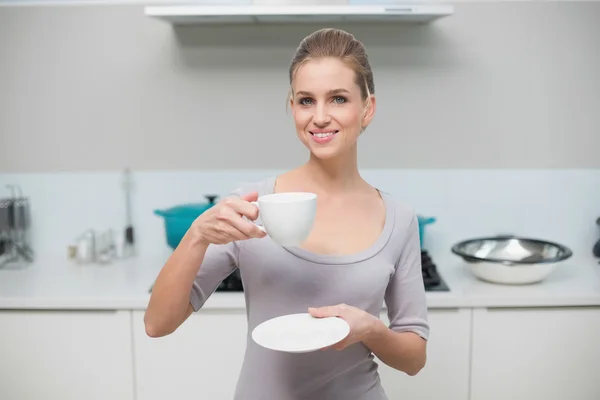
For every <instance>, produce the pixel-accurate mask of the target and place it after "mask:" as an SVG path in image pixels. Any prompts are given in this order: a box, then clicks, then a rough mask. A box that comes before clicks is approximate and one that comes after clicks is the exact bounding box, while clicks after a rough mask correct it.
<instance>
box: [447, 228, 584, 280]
mask: <svg viewBox="0 0 600 400" xmlns="http://www.w3.org/2000/svg"><path fill="white" fill-rule="evenodd" d="M452 252H453V253H454V254H456V255H458V256H460V257H462V259H463V260H464V261H465V262H466V263H467V265H468V266H469V268H470V269H471V271H472V273H473V274H474V275H475V276H476V277H478V278H479V279H481V280H484V281H488V282H493V283H500V284H513V285H519V284H530V283H536V282H540V281H542V280H544V279H545V278H546V277H547V276H548V275H549V274H550V273H551V272H552V271H553V270H554V269H555V268H556V266H557V265H558V264H559V263H560V262H562V261H564V260H566V259H568V258H570V257H571V256H572V255H573V253H572V252H571V250H570V249H568V248H567V247H566V246H563V245H561V244H557V243H553V242H548V241H545V240H540V239H530V238H523V237H517V236H512V235H502V236H495V237H483V238H476V239H469V240H465V241H462V242H460V243H457V244H455V245H454V246H453V247H452Z"/></svg>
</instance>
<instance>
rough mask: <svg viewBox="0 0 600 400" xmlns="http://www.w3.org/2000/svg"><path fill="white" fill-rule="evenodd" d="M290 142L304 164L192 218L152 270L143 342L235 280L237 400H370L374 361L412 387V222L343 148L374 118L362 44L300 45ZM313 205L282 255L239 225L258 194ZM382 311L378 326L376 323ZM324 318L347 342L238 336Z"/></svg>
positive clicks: (416, 353) (416, 345)
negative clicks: (314, 346) (284, 344)
mask: <svg viewBox="0 0 600 400" xmlns="http://www.w3.org/2000/svg"><path fill="white" fill-rule="evenodd" d="M289 74H290V97H289V105H290V107H291V110H292V113H293V117H294V122H295V126H296V132H297V135H298V138H299V139H300V141H301V142H302V143H303V144H304V145H305V146H306V147H307V148H308V149H309V150H310V158H309V160H308V161H307V162H306V164H304V165H302V166H300V167H299V168H297V169H294V170H292V171H289V172H287V173H285V174H282V175H280V176H277V177H273V178H270V179H266V180H264V181H261V182H257V183H254V184H251V185H249V186H248V187H245V188H240V189H238V190H237V191H236V192H235V194H236V195H235V196H232V197H231V198H228V199H224V200H222V201H221V202H219V203H218V204H217V205H216V206H214V207H213V208H211V209H210V210H208V211H207V212H205V213H203V214H202V215H201V216H200V217H199V218H198V219H197V220H196V221H195V222H194V223H193V224H192V226H191V228H190V229H189V231H188V232H187V234H186V235H185V237H184V238H183V239H182V241H181V244H180V245H179V246H178V248H177V249H176V250H175V251H174V252H173V254H172V256H171V257H170V259H169V260H168V261H167V263H166V265H165V266H164V267H163V269H162V271H161V272H160V274H159V276H158V279H157V281H156V283H155V286H154V289H153V292H152V297H151V299H150V303H149V305H148V309H147V311H146V315H145V325H146V332H147V333H148V335H149V336H152V337H158V336H164V335H167V334H170V333H171V332H173V331H174V330H175V329H177V328H178V327H179V326H180V325H181V324H182V323H183V322H184V321H185V320H186V319H187V318H188V317H189V315H190V314H191V313H192V312H194V311H197V310H199V309H200V308H201V307H202V305H203V304H204V302H205V301H206V300H207V298H208V297H209V296H210V295H211V293H212V292H213V291H214V290H215V289H216V287H217V286H218V285H219V283H220V282H221V281H222V280H223V279H224V278H226V277H227V276H228V275H229V274H230V273H232V272H233V271H234V270H235V269H236V268H239V270H240V273H241V277H242V280H243V283H244V294H245V296H246V304H247V314H248V328H249V331H248V339H247V346H246V354H245V358H244V363H243V366H242V370H241V373H240V377H239V381H238V385H237V389H236V397H235V399H238V400H255V399H257V400H258V399H260V400H265V399H268V400H271V399H272V400H288V399H289V400H297V399H314V400H321V399H327V400H337V399H339V400H342V399H343V400H349V399H359V400H382V399H386V398H387V397H386V395H385V392H384V390H383V388H382V387H381V384H380V381H379V375H378V373H377V364H376V362H375V360H374V356H373V355H375V356H377V357H378V358H379V359H380V360H381V361H383V362H384V363H386V364H387V365H389V366H391V367H393V368H396V369H398V370H399V371H403V372H405V373H406V374H409V375H415V374H417V373H418V372H419V370H421V368H423V366H424V365H425V359H426V340H427V337H428V334H429V326H428V323H427V308H426V304H425V291H424V286H423V278H422V272H421V258H420V245H419V233H418V222H417V218H416V215H415V213H414V212H413V211H412V210H410V209H409V208H408V207H405V206H403V205H401V204H398V203H396V202H394V201H393V200H392V199H391V198H390V196H389V195H388V194H387V193H385V192H381V191H379V190H377V189H375V188H373V187H372V186H370V185H369V184H368V183H367V182H366V181H365V180H363V179H362V177H361V176H360V174H359V171H358V166H357V141H358V138H359V136H360V135H361V133H362V132H363V131H364V130H365V129H366V127H367V126H368V125H369V123H370V122H371V120H372V119H373V115H374V114H375V96H374V94H373V93H374V92H375V89H374V84H373V74H372V72H371V67H370V65H369V62H368V59H367V55H366V53H365V49H364V47H363V45H362V44H361V43H360V42H359V41H357V40H356V39H355V38H354V37H353V36H352V35H350V34H348V33H346V32H344V31H341V30H337V29H322V30H319V31H317V32H315V33H313V34H311V35H309V36H308V37H306V38H305V39H304V40H303V41H302V42H301V43H300V46H299V47H298V49H297V51H296V54H295V56H294V58H293V60H292V63H291V66H290V71H289ZM292 191H306V192H313V193H316V194H317V195H318V200H317V201H318V203H317V214H316V220H315V223H314V227H313V229H312V231H311V234H310V236H309V237H308V239H307V240H306V241H305V243H303V245H302V246H301V247H297V248H282V247H281V246H279V245H277V244H276V243H275V242H273V241H272V240H271V239H270V238H269V237H265V234H264V233H263V232H262V231H261V230H260V229H258V228H257V227H256V225H254V224H252V223H251V222H249V221H248V220H247V219H245V218H243V217H244V216H245V217H247V218H249V219H251V220H255V219H257V218H258V217H259V213H258V209H257V208H256V207H255V206H254V205H253V204H251V203H250V202H252V201H254V200H256V199H257V197H258V196H259V195H263V194H268V193H278V192H292ZM384 301H385V303H386V305H387V308H388V316H389V319H390V325H389V327H388V326H385V325H384V324H383V323H382V322H381V321H380V320H379V318H378V316H379V313H380V310H381V306H382V304H383V302H384ZM307 310H308V312H310V313H311V314H312V315H313V316H315V317H327V316H337V317H340V318H343V319H344V320H346V321H347V322H348V324H349V325H350V334H349V335H348V336H347V337H346V338H345V339H344V340H343V341H341V342H340V343H338V344H336V345H335V346H333V348H330V349H325V350H324V351H317V352H312V353H305V354H288V353H281V352H275V351H271V350H267V349H264V348H262V347H260V346H258V345H257V344H256V343H254V341H253V340H252V339H251V336H250V334H251V332H252V330H253V329H254V327H256V326H257V325H258V324H260V323H262V322H264V321H266V320H268V319H270V318H274V317H277V316H281V315H285V314H291V313H298V312H307Z"/></svg>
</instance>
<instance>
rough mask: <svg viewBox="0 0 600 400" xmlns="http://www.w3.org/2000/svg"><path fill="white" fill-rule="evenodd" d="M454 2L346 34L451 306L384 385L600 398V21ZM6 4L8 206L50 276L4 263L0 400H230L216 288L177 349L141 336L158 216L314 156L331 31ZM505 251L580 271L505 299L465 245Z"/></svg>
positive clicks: (234, 355)
mask: <svg viewBox="0 0 600 400" xmlns="http://www.w3.org/2000/svg"><path fill="white" fill-rule="evenodd" d="M271 2H273V1H271ZM334 2H335V1H334ZM338 2H339V1H338ZM383 2H385V1H381V2H380V3H383ZM165 3H166V2H165ZM231 3H235V1H231ZM332 3H333V2H332ZM153 4H160V3H153ZM450 4H451V5H452V6H453V12H452V14H451V15H447V16H444V17H442V18H437V19H435V20H434V21H431V22H430V23H427V24H416V25H415V24H410V23H405V21H400V22H397V23H388V24H379V23H372V22H358V23H357V22H352V23H337V22H334V23H331V25H333V26H339V27H342V28H344V29H347V30H348V31H350V32H352V33H353V34H354V35H355V36H357V38H359V40H362V41H363V42H364V43H365V45H366V47H367V49H368V50H369V58H370V60H371V63H372V66H373V70H374V73H375V85H376V89H377V91H376V95H377V99H378V108H377V116H376V118H375V120H374V122H373V124H372V126H371V127H370V128H369V131H368V133H365V135H363V137H361V143H360V146H361V148H360V153H359V157H360V165H361V173H362V174H363V176H364V177H365V179H366V180H367V181H369V182H370V183H371V184H373V185H374V186H377V187H380V188H383V189H385V190H387V191H388V192H390V193H391V194H393V195H395V196H397V197H399V198H401V199H402V200H403V201H406V202H407V203H409V204H411V205H413V206H414V207H415V208H416V210H418V212H419V215H422V216H423V217H425V218H428V217H430V218H432V220H430V223H429V224H427V225H425V226H424V235H423V247H424V251H426V255H427V256H428V257H429V258H430V260H431V263H428V262H424V263H423V265H424V267H425V269H424V276H425V275H427V277H431V276H433V277H434V278H435V274H436V272H437V273H438V274H439V277H440V278H441V279H442V281H443V283H444V284H445V285H446V286H447V288H448V289H449V290H439V291H438V290H428V291H427V303H428V307H429V318H430V323H431V330H432V333H431V339H430V341H429V346H428V363H427V366H426V368H425V369H424V370H423V371H421V373H419V375H417V376H415V377H409V376H405V375H403V374H401V373H398V372H395V371H392V370H390V369H388V368H385V367H381V375H382V380H383V382H384V386H385V388H386V391H387V392H388V395H389V396H390V398H391V399H399V398H416V399H438V398H441V397H443V398H447V399H457V400H462V399H464V400H466V399H472V400H478V399H486V400H487V399H492V400H495V399H504V398H508V397H511V398H513V399H532V398H545V399H565V398H566V397H567V396H571V397H572V398H575V399H581V400H588V399H590V400H592V399H598V398H600V384H598V382H600V372H599V371H600V368H598V367H599V366H600V365H599V361H598V360H599V359H600V350H599V349H600V347H599V346H597V345H596V344H595V343H596V340H597V338H598V337H599V334H600V264H598V255H596V256H594V254H593V251H592V250H593V248H594V245H595V244H596V243H597V242H598V240H599V239H600V226H598V225H597V222H596V220H597V219H598V217H600V209H599V206H598V205H599V204H600V161H599V159H598V156H597V154H596V153H597V152H596V151H595V150H596V149H598V148H600V135H598V130H599V129H600V114H598V112H597V105H598V104H599V103H600V94H599V93H600V72H598V71H600V53H599V52H598V51H597V49H598V48H600V25H599V24H598V23H597V21H598V18H599V17H600V3H598V2H577V1H575V2H571V1H569V2H566V1H565V2H537V1H535V2H534V1H524V2H514V3H513V2H477V1H473V2H455V3H450ZM0 5H1V6H0V50H1V53H0V54H2V63H0V88H2V89H1V90H0V132H2V133H1V134H0V135H1V139H0V190H2V191H3V192H2V194H1V195H0V198H10V197H11V196H12V193H13V192H14V193H17V194H16V195H18V194H19V190H20V192H21V193H22V196H24V197H26V198H27V200H28V211H29V219H30V221H29V222H30V223H29V224H28V229H27V235H28V238H27V240H24V241H23V243H25V244H27V246H26V247H27V248H30V249H31V251H25V252H24V253H25V254H26V255H30V256H32V257H31V258H32V259H33V261H31V262H29V261H27V257H26V256H23V254H21V255H19V260H20V262H17V263H13V262H9V263H6V264H3V266H2V267H1V268H0V326H2V329H0V355H2V357H1V358H0V359H1V360H2V361H0V376H2V378H0V382H1V384H0V398H2V399H11V400H12V399H15V400H21V399H27V400H28V399H40V398H44V399H61V400H62V399H82V398H86V399H128V400H132V399H137V400H142V399H159V398H164V397H169V398H179V397H182V398H183V397H190V398H193V396H196V397H199V396H201V397H202V398H211V399H215V400H220V399H231V398H232V394H233V389H234V386H235V383H236V378H237V376H236V372H235V371H236V370H237V369H238V368H239V366H240V364H241V360H242V358H243V352H244V343H245V337H246V330H245V329H246V325H245V324H246V320H245V318H246V313H245V305H244V297H243V294H242V293H240V292H236V291H233V292H228V291H220V292H217V293H215V294H214V295H213V296H212V297H211V298H210V300H209V301H208V302H207V304H206V305H205V306H204V309H203V310H202V311H200V312H199V313H197V314H196V315H193V316H192V317H191V318H190V320H188V321H187V322H186V323H185V325H184V326H183V327H182V329H180V330H178V331H177V332H176V333H174V334H173V335H171V336H168V337H165V338H160V339H152V338H149V337H148V336H147V335H146V334H145V332H144V325H143V321H142V318H143V314H144V310H145V307H146V306H147V303H148V299H149V290H150V288H151V286H152V284H153V282H154V279H155V278H156V274H157V272H158V270H159V269H160V268H161V266H162V264H163V263H164V261H165V260H166V258H167V257H168V256H169V254H170V252H171V251H172V249H171V248H170V247H169V245H168V244H167V237H166V231H165V225H164V223H165V219H164V218H163V217H161V216H160V215H157V213H156V211H157V210H166V209H169V208H170V207H173V206H176V205H181V204H187V203H206V202H209V200H208V199H207V197H206V196H217V199H219V198H222V197H223V196H225V195H227V193H228V192H229V191H230V190H232V189H234V188H236V187H237V186H239V185H240V184H242V183H244V182H250V181H254V180H258V179H263V178H265V177H267V176H273V175H276V174H278V173H280V172H281V171H284V170H286V169H289V168H291V167H293V166H295V165H297V164H299V163H301V162H303V161H304V160H305V157H306V153H305V149H304V148H303V147H302V146H301V145H300V144H299V143H298V141H297V138H296V137H295V135H294V131H293V129H294V128H293V124H292V122H291V115H290V113H289V112H287V113H286V110H285V104H284V100H285V95H286V93H287V90H288V82H287V68H288V66H289V61H290V58H291V56H292V54H293V51H294V49H295V47H296V46H297V43H298V42H299V41H300V40H301V39H302V38H303V37H304V36H305V35H307V34H308V33H310V32H311V31H313V30H315V29H318V28H320V27H322V26H323V24H322V23H319V22H311V21H310V20H309V21H305V22H303V23H299V24H285V25H281V24H267V23H265V24H232V25H230V24H222V25H221V24H213V25H210V26H206V25H202V24H191V25H185V26H183V25H181V26H180V25H174V24H172V23H170V22H168V21H164V20H161V19H159V18H155V17H153V16H151V15H146V14H145V11H146V9H145V7H144V4H135V3H133V2H129V3H125V2H124V3H123V4H120V3H119V2H111V3H110V4H108V3H107V4H84V2H75V1H73V2H70V3H67V4H60V5H52V4H50V3H48V4H38V5H36V4H28V5H22V4H15V3H9V2H8V1H5V0H1V1H0ZM442 9H443V10H445V8H442ZM257 100H258V101H257ZM234 114H235V116H234ZM266 121H268V123H266ZM265 131H267V133H268V134H269V139H268V145H267V142H266V141H265V140H264V139H263V138H264V136H265ZM274 132H277V134H274ZM272 149H285V151H283V150H282V151H272ZM7 185H18V187H16V186H12V187H7ZM128 210H129V212H128ZM130 224H131V226H132V227H133V235H131V236H132V239H133V240H132V242H133V246H125V245H124V244H125V243H130V242H131V241H130V240H127V239H128V238H127V235H126V234H125V228H126V227H127V226H129V225H130ZM90 230H94V231H95V232H97V233H99V234H104V235H106V234H107V233H110V234H111V235H113V238H117V239H118V240H115V241H114V242H115V243H120V244H122V248H123V249H126V250H127V251H123V252H122V259H119V260H115V261H111V260H110V259H108V260H106V259H105V260H104V262H102V260H99V261H98V262H94V263H87V262H85V260H86V259H87V257H83V259H82V260H81V261H80V262H78V260H77V258H78V255H79V257H81V254H82V253H81V249H82V246H83V248H85V249H88V253H87V255H89V254H90V253H89V249H91V247H89V246H88V245H89V243H90V242H89V241H86V240H85V239H86V238H89V237H90V236H89V231H90ZM505 234H513V235H517V236H521V237H532V238H538V239H541V240H546V241H551V242H554V243H559V244H561V245H563V246H565V247H567V248H568V249H570V251H572V256H571V257H569V258H568V259H566V260H564V261H562V262H560V263H559V264H558V266H557V267H556V269H555V270H554V271H552V272H551V274H550V275H548V276H547V277H546V278H545V279H544V280H543V281H541V282H539V283H535V284H528V285H501V284H495V283H488V282H484V281H482V280H480V279H477V278H476V277H475V275H474V273H473V272H472V270H470V269H469V266H468V265H467V264H466V263H465V262H464V260H463V259H462V258H461V257H459V256H457V255H456V254H454V253H453V252H452V251H451V249H452V248H453V246H455V245H456V244H457V243H459V242H461V241H463V240H467V239H471V238H477V237H487V236H494V235H505ZM102 237H103V238H104V237H106V236H102ZM97 243H99V242H97ZM97 243H96V244H97ZM19 254H20V253H19ZM74 254H75V256H74ZM5 258H6V256H5ZM2 260H3V261H4V259H2ZM434 286H435V285H434ZM430 289H431V288H430ZM382 318H384V319H385V318H386V316H385V310H382ZM573 327H576V328H577V329H573ZM503 344H504V345H505V346H504V347H502V348H500V346H501V345H503ZM199 360H203V361H206V362H199ZM199 387H202V388H203V391H199V389H198V388H199Z"/></svg>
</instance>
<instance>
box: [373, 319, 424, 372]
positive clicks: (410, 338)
mask: <svg viewBox="0 0 600 400" xmlns="http://www.w3.org/2000/svg"><path fill="white" fill-rule="evenodd" d="M363 343H364V344H365V345H366V346H367V347H368V348H369V349H370V350H371V351H372V352H373V354H375V355H376V356H377V358H379V359H380V360H381V361H383V362H384V363H385V364H387V365H388V366H390V367H392V368H395V369H397V370H400V371H404V372H405V373H407V374H408V375H411V376H414V375H416V374H417V373H418V372H419V371H420V370H421V369H422V368H423V367H424V366H425V363H426V361H427V354H426V353H427V350H426V348H427V341H426V340H424V339H423V338H421V337H420V336H419V335H417V334H415V333H413V332H394V331H393V330H391V329H389V328H388V327H387V326H385V324H384V323H383V322H381V321H379V320H378V321H377V322H376V325H375V328H374V330H373V332H372V334H371V336H370V337H369V338H368V339H366V340H365V341H364V342H363Z"/></svg>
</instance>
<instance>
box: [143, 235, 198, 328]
mask: <svg viewBox="0 0 600 400" xmlns="http://www.w3.org/2000/svg"><path fill="white" fill-rule="evenodd" d="M207 247H208V246H207V245H206V244H204V243H202V242H200V241H198V240H195V239H194V238H193V235H192V234H191V233H190V232H188V233H187V234H186V235H185V236H184V237H183V239H182V240H181V243H180V244H179V246H178V247H177V248H176V249H175V251H174V252H173V254H172V255H171V257H169V259H168V260H167V262H166V264H165V266H164V267H163V269H162V270H161V271H160V273H159V275H158V278H157V279H156V282H155V284H154V287H153V288H152V295H151V296H150V302H149V303H148V308H147V310H146V314H145V315H144V325H145V328H146V334H147V335H148V336H150V337H160V336H165V335H168V334H170V333H173V332H174V331H175V330H176V329H177V328H178V327H179V326H180V325H181V324H182V323H183V322H184V321H185V320H186V319H187V318H188V317H189V316H190V315H191V313H192V312H193V311H194V309H193V308H192V305H191V304H190V291H191V288H192V285H193V283H194V279H195V277H196V274H197V273H198V268H199V266H200V265H201V264H202V261H203V259H204V255H205V254H206V249H207Z"/></svg>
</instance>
